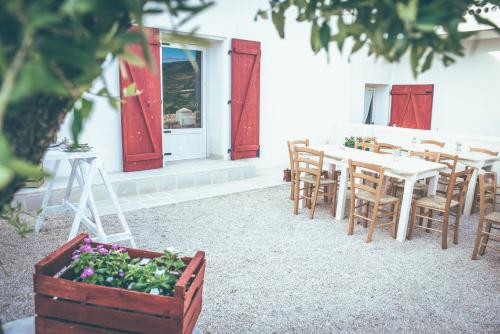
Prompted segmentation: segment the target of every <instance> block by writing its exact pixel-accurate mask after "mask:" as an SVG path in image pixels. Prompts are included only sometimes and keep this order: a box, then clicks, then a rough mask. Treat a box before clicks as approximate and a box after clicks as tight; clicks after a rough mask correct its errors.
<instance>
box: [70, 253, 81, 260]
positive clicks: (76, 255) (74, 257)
mask: <svg viewBox="0 0 500 334" xmlns="http://www.w3.org/2000/svg"><path fill="white" fill-rule="evenodd" d="M79 258H80V255H78V254H75V255H73V256H72V257H71V260H73V261H76V260H78V259H79Z"/></svg>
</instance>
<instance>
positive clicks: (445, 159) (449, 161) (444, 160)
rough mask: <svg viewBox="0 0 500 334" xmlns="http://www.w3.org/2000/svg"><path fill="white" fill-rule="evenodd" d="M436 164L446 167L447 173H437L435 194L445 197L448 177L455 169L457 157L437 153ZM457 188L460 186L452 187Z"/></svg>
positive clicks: (448, 182) (448, 181)
mask: <svg viewBox="0 0 500 334" xmlns="http://www.w3.org/2000/svg"><path fill="white" fill-rule="evenodd" d="M437 162H439V163H440V164H443V165H445V166H446V167H448V170H447V171H445V172H439V179H438V189H437V193H438V194H439V195H441V196H446V194H447V193H448V186H449V184H450V177H451V175H452V174H453V173H454V172H455V170H456V169H457V163H458V155H451V154H448V153H439V159H438V161H437ZM458 186H460V184H455V185H454V187H458Z"/></svg>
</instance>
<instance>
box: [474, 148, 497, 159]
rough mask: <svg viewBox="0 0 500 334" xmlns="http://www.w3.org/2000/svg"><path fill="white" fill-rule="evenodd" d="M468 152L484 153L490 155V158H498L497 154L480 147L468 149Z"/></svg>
mask: <svg viewBox="0 0 500 334" xmlns="http://www.w3.org/2000/svg"><path fill="white" fill-rule="evenodd" d="M469 151H470V152H480V153H485V154H488V155H491V156H494V157H496V156H498V152H495V151H492V150H488V149H485V148H481V147H470V148H469Z"/></svg>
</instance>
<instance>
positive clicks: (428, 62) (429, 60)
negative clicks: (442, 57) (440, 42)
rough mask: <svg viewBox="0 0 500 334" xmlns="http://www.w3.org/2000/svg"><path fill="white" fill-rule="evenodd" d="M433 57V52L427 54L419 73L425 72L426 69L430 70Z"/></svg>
mask: <svg viewBox="0 0 500 334" xmlns="http://www.w3.org/2000/svg"><path fill="white" fill-rule="evenodd" d="M433 57H434V52H432V51H431V52H429V53H428V54H427V56H426V57H425V61H424V64H423V65H422V69H421V70H420V72H422V73H423V72H425V71H427V70H428V69H430V68H431V65H432V59H433Z"/></svg>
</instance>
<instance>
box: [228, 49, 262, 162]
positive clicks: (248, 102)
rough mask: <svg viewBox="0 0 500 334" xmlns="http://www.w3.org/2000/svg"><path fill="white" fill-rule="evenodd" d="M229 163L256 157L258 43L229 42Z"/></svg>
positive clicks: (258, 82)
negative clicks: (230, 52)
mask: <svg viewBox="0 0 500 334" xmlns="http://www.w3.org/2000/svg"><path fill="white" fill-rule="evenodd" d="M231 55H232V58H231V159H232V160H235V159H244V158H254V157H258V156H259V150H260V146H259V113H260V42H254V41H245V40H241V39H233V40H232V54H231Z"/></svg>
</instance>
